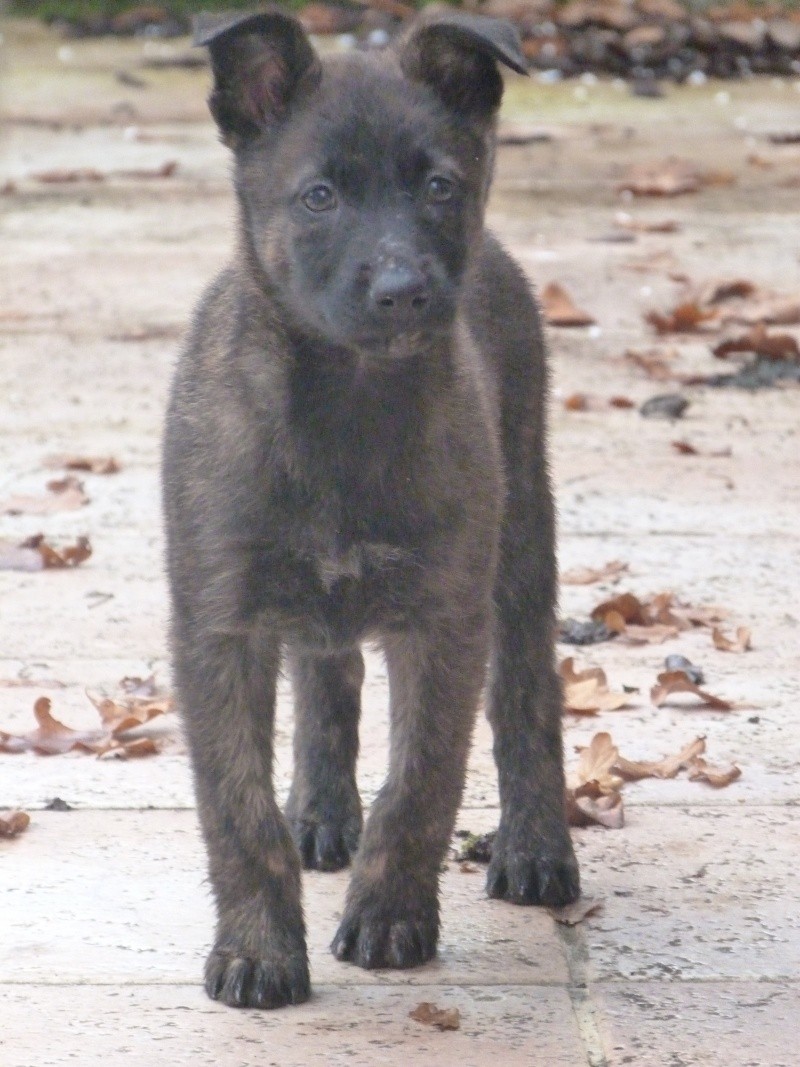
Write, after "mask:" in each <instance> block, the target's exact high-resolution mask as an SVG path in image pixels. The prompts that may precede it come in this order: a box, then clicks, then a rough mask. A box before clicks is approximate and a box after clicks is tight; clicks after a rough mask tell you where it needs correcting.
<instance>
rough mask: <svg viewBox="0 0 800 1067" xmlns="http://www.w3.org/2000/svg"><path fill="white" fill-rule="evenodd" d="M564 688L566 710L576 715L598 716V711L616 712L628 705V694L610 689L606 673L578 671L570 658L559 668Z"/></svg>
mask: <svg viewBox="0 0 800 1067" xmlns="http://www.w3.org/2000/svg"><path fill="white" fill-rule="evenodd" d="M559 673H560V674H561V679H562V682H563V687H564V710H565V711H568V712H572V713H573V714H575V715H596V714H597V712H598V711H616V710H617V709H618V708H624V707H625V705H626V704H627V703H628V694H627V693H613V692H611V690H610V689H609V688H608V681H607V679H606V674H605V671H604V670H602V668H600V667H589V668H588V669H586V670H583V671H576V670H575V666H574V660H573V659H572V657H571V656H570V657H569V658H568V659H565V660H564V661H563V663H562V664H561V666H560V667H559Z"/></svg>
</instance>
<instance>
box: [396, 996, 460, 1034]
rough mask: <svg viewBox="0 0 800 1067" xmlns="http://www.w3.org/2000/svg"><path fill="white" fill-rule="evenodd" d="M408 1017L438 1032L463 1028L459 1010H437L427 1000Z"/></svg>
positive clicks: (418, 1005)
mask: <svg viewBox="0 0 800 1067" xmlns="http://www.w3.org/2000/svg"><path fill="white" fill-rule="evenodd" d="M408 1017H409V1018H410V1019H414V1021H415V1022H418V1023H425V1025H426V1026H435V1027H436V1029H437V1030H458V1029H460V1027H461V1016H460V1015H459V1012H458V1008H437V1007H436V1005H435V1004H431V1002H430V1001H427V1000H423V1001H422V1002H421V1003H420V1004H417V1006H416V1008H414V1009H413V1011H410V1012H409V1013H408Z"/></svg>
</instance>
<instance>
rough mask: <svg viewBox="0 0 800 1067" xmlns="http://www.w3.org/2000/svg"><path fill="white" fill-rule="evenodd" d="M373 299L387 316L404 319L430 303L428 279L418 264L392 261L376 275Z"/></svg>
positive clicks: (372, 287) (370, 293)
mask: <svg viewBox="0 0 800 1067" xmlns="http://www.w3.org/2000/svg"><path fill="white" fill-rule="evenodd" d="M369 296H370V300H371V301H372V303H373V305H374V306H375V307H376V308H377V309H378V310H379V311H380V312H382V313H383V314H385V315H392V316H400V315H408V314H410V313H413V312H415V311H422V309H423V308H424V307H425V306H426V305H427V303H428V301H429V299H430V291H429V283H428V278H427V276H426V274H425V273H424V272H423V271H422V269H421V268H420V267H418V266H416V265H415V264H413V263H409V262H405V261H399V260H392V261H390V262H388V263H386V264H384V265H383V266H381V267H380V268H379V269H378V270H377V271H376V272H375V275H374V277H373V279H372V284H371V285H370V288H369Z"/></svg>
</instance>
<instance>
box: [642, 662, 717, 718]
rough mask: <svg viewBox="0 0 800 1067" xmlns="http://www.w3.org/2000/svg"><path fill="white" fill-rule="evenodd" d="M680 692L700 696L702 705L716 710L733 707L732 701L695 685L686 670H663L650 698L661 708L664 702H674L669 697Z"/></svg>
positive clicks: (651, 691)
mask: <svg viewBox="0 0 800 1067" xmlns="http://www.w3.org/2000/svg"><path fill="white" fill-rule="evenodd" d="M678 693H689V694H691V695H692V696H696V697H699V698H700V702H701V704H702V705H705V706H706V707H709V708H713V709H714V710H715V711H730V710H731V708H732V707H733V704H731V702H730V701H728V700H723V699H722V698H721V697H715V696H713V695H712V694H711V693H708V692H706V690H704V689H701V688H700V687H699V686H698V685H695V683H694V682H693V681H692V680H691V679H690V678H689V676H688V675H687V674H686V672H685V671H662V673H661V674H659V676H658V679H657V684H656V685H654V686H653V688H652V689H651V690H650V699H651V700H652V702H653V703H654V704H655V706H656V707H657V708H659V707H661V706H662V704H666V703H673V702H671V701H669V697H671V696H674V695H675V694H678Z"/></svg>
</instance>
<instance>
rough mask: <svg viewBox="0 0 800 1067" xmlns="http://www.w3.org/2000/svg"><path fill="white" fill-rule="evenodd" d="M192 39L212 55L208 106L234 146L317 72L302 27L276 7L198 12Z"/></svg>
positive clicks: (277, 114) (276, 115)
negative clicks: (231, 12) (229, 12)
mask: <svg viewBox="0 0 800 1067" xmlns="http://www.w3.org/2000/svg"><path fill="white" fill-rule="evenodd" d="M194 43H195V44H196V45H207V46H208V50H209V52H210V53H211V68H212V71H213V74H214V88H213V90H212V92H211V96H210V97H209V98H208V106H209V108H210V109H211V114H212V115H213V116H214V118H215V119H216V122H217V125H218V126H219V129H220V132H221V134H222V140H223V141H224V142H225V143H226V144H228V145H230V146H231V147H232V148H235V147H236V146H237V145H238V144H241V143H242V141H243V140H245V139H247V138H248V137H251V136H253V135H254V134H256V133H258V132H260V131H261V130H263V129H266V128H267V127H268V126H269V125H270V124H271V123H273V122H275V121H276V120H279V119H280V118H281V117H282V116H283V114H284V113H285V111H286V109H287V107H288V105H289V102H290V100H291V99H292V97H293V95H294V94H295V93H296V91H297V90H298V89H299V87H300V84H301V83H302V82H306V81H307V82H311V83H313V81H314V80H315V79H316V78H317V77H318V76H319V70H320V67H319V60H318V58H317V55H316V53H315V52H314V49H313V48H312V47H311V44H310V43H309V40H308V37H307V36H306V33H305V30H304V29H303V27H302V26H301V25H300V23H299V22H298V21H297V19H294V18H292V17H291V16H289V15H284V14H283V13H282V12H280V11H265V12H260V13H257V14H253V13H251V14H244V15H243V14H236V15H223V16H214V15H206V14H204V15H198V16H197V18H196V19H195V20H194Z"/></svg>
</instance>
